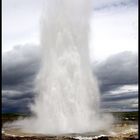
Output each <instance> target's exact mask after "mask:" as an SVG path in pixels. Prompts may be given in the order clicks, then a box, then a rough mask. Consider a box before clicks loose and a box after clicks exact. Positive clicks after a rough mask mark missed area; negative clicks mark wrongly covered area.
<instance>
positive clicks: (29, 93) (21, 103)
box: [2, 45, 40, 112]
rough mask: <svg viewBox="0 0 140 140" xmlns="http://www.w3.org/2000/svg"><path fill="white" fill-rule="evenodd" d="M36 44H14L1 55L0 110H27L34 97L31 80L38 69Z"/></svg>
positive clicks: (38, 61) (38, 60) (38, 59)
mask: <svg viewBox="0 0 140 140" xmlns="http://www.w3.org/2000/svg"><path fill="white" fill-rule="evenodd" d="M39 64H40V58H39V49H38V47H37V46H33V45H24V46H16V47H15V48H14V49H13V50H11V51H9V52H5V53H3V56H2V89H3V90H2V111H3V112H6V111H8V112H9V111H13V110H14V112H24V111H26V112H27V111H28V110H29V109H28V104H29V103H31V102H32V100H33V97H34V91H33V82H34V79H35V76H36V74H37V72H38V70H39Z"/></svg>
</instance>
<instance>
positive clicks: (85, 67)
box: [15, 0, 111, 134]
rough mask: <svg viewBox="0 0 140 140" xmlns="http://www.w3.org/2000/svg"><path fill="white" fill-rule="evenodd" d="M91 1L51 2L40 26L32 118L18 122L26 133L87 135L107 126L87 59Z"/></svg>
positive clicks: (48, 0) (108, 122)
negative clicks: (39, 52) (38, 67)
mask: <svg viewBox="0 0 140 140" xmlns="http://www.w3.org/2000/svg"><path fill="white" fill-rule="evenodd" d="M91 12H92V0H47V3H46V8H45V11H44V15H43V16H42V22H41V46H42V48H41V49H42V56H41V57H42V61H41V64H42V65H41V68H40V72H39V74H38V76H37V78H36V82H35V87H36V89H35V90H36V92H37V95H36V97H35V102H34V104H32V106H31V111H32V112H33V114H35V116H34V117H32V118H30V119H25V120H20V121H17V122H15V124H16V125H20V126H21V127H22V128H23V130H24V131H27V132H34V133H45V134H62V133H63V134H64V133H84V132H94V131H97V130H100V129H104V128H107V126H109V124H110V120H111V118H108V117H109V116H106V115H104V114H101V112H100V94H99V90H98V85H97V82H96V79H95V77H94V76H93V73H92V70H91V65H90V59H89V50H88V46H89V27H90V26H89V22H90V14H91Z"/></svg>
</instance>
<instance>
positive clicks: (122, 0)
mask: <svg viewBox="0 0 140 140" xmlns="http://www.w3.org/2000/svg"><path fill="white" fill-rule="evenodd" d="M137 5H138V0H107V1H106V0H101V1H97V2H94V10H103V9H109V8H115V7H128V6H137Z"/></svg>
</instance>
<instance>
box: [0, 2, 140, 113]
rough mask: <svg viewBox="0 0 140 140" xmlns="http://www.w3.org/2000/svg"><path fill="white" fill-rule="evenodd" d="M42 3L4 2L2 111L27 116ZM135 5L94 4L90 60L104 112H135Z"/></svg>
mask: <svg viewBox="0 0 140 140" xmlns="http://www.w3.org/2000/svg"><path fill="white" fill-rule="evenodd" d="M43 4H44V0H20V1H19V0H2V103H3V106H2V109H3V111H4V112H7V111H8V112H9V111H14V112H26V111H27V110H28V105H29V104H30V103H31V102H32V101H33V97H34V85H33V81H34V78H35V76H36V74H37V73H38V70H39V66H40V48H39V44H40V43H39V40H40V37H39V36H40V35H39V34H40V31H39V30H40V15H41V12H42V8H43ZM137 52H138V1H137V0H100V1H99V0H93V13H92V17H91V36H90V57H91V62H92V65H93V66H94V70H93V72H94V73H95V75H96V76H97V79H98V82H99V87H100V91H101V98H102V103H101V105H102V107H103V108H104V109H106V110H112V111H122V110H126V111H129V110H137V108H138V86H137V85H138V71H137V68H138V60H137V59H138V56H137V55H138V54H137Z"/></svg>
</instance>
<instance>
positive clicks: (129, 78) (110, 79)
mask: <svg viewBox="0 0 140 140" xmlns="http://www.w3.org/2000/svg"><path fill="white" fill-rule="evenodd" d="M95 73H96V75H97V78H98V80H99V84H100V89H101V92H102V93H103V92H107V91H110V90H114V89H116V88H118V87H120V86H123V85H137V84H138V56H137V54H134V53H132V52H122V53H119V54H116V55H113V56H111V57H109V58H108V59H107V60H105V61H103V62H101V63H100V64H98V65H97V67H96V69H95Z"/></svg>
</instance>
